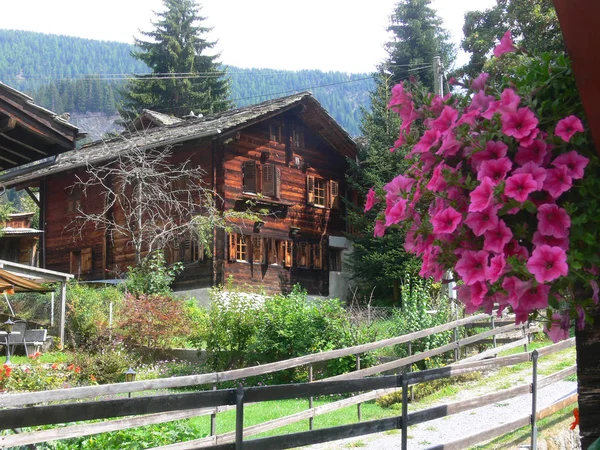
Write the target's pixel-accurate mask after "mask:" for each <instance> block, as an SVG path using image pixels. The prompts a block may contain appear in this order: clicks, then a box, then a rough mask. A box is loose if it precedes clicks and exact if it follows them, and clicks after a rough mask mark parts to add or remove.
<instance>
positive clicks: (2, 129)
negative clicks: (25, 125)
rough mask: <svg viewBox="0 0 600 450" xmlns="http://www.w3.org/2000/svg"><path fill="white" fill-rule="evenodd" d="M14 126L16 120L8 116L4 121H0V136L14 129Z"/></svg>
mask: <svg viewBox="0 0 600 450" xmlns="http://www.w3.org/2000/svg"><path fill="white" fill-rule="evenodd" d="M16 125H17V119H15V118H14V117H12V116H8V117H7V118H6V119H2V120H0V134H2V133H6V132H7V131H10V130H12V129H14V128H15V126H16Z"/></svg>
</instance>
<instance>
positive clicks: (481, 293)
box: [470, 281, 488, 308]
mask: <svg viewBox="0 0 600 450" xmlns="http://www.w3.org/2000/svg"><path fill="white" fill-rule="evenodd" d="M470 287H471V304H472V305H473V306H474V307H475V308H478V307H479V306H481V304H482V303H483V298H484V297H485V294H487V292H488V287H487V283H485V282H483V281H478V282H477V283H473V284H472V285H471V286H470Z"/></svg>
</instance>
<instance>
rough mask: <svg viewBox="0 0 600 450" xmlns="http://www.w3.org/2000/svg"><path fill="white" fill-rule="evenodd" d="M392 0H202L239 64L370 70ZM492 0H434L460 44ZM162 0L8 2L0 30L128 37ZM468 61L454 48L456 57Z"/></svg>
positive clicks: (227, 58)
mask: <svg viewBox="0 0 600 450" xmlns="http://www.w3.org/2000/svg"><path fill="white" fill-rule="evenodd" d="M396 2H397V0H367V1H365V0H302V1H300V2H290V1H285V0H199V3H200V4H201V5H202V11H201V14H202V15H204V16H206V17H207V19H206V21H205V22H204V24H206V26H210V27H213V30H212V31H211V34H210V35H209V38H210V39H212V40H218V43H217V47H216V49H217V50H218V51H220V52H221V61H222V62H223V63H225V64H228V65H233V66H238V67H257V68H271V69H285V70H299V69H320V70H323V71H330V70H334V71H341V72H352V73H355V72H361V73H363V72H372V71H374V70H375V67H376V65H377V64H379V63H381V62H382V61H383V60H384V58H385V56H386V54H385V51H384V49H383V44H384V43H385V42H386V41H387V40H388V39H389V35H388V34H387V32H386V27H387V25H388V23H389V16H390V14H391V12H392V11H393V9H394V5H395V4H396ZM494 3H495V0H433V3H432V5H433V7H434V8H435V9H437V11H438V14H439V16H440V17H441V18H442V20H443V21H444V26H445V28H446V29H447V30H448V31H450V33H451V34H452V38H453V41H454V42H455V43H456V44H457V45H458V44H460V40H461V38H462V25H463V17H464V13H465V12H466V11H470V10H476V9H485V8H488V7H490V6H491V5H492V4H494ZM161 8H162V1H161V0H93V1H91V0H19V1H7V2H6V4H5V5H3V7H2V14H0V29H14V30H29V31H37V32H41V33H50V34H63V35H68V36H78V37H83V38H88V39H100V40H107V41H119V42H127V43H133V36H134V35H135V36H139V32H138V30H143V31H149V30H151V29H152V25H151V21H152V20H153V19H154V17H155V16H154V14H153V11H160V10H161ZM467 60H468V57H467V55H465V54H464V53H461V54H459V55H458V60H457V64H458V65H461V64H462V63H465V62H466V61H467Z"/></svg>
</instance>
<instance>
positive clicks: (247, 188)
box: [242, 161, 256, 193]
mask: <svg viewBox="0 0 600 450" xmlns="http://www.w3.org/2000/svg"><path fill="white" fill-rule="evenodd" d="M242 172H243V190H244V192H253V193H256V161H246V162H244V163H243V165H242Z"/></svg>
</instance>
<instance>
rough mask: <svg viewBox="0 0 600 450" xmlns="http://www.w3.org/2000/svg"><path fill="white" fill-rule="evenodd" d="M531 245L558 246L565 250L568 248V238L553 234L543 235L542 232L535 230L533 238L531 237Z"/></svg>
mask: <svg viewBox="0 0 600 450" xmlns="http://www.w3.org/2000/svg"><path fill="white" fill-rule="evenodd" d="M531 242H533V245H534V246H536V247H539V246H542V245H549V246H550V247H560V248H562V249H563V250H564V251H565V252H566V251H568V250H569V239H568V238H561V239H559V238H555V237H554V236H544V235H543V234H542V233H540V232H539V230H538V231H536V232H535V233H533V238H532V239H531Z"/></svg>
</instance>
